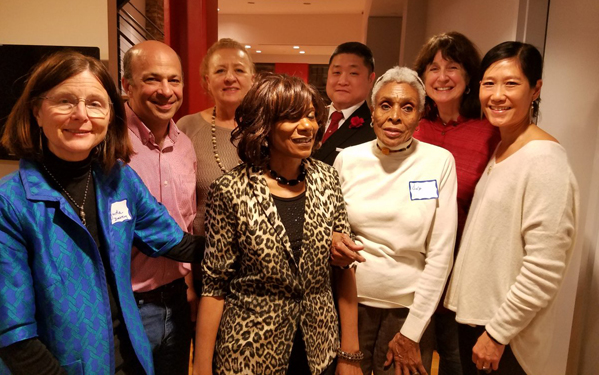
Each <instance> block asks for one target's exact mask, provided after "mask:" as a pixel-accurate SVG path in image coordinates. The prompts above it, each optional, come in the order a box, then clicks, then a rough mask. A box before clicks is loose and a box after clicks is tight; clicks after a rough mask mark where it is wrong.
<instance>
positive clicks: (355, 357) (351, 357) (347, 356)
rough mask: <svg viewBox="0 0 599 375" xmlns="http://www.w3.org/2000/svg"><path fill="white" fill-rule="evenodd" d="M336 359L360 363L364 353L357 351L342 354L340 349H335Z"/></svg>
mask: <svg viewBox="0 0 599 375" xmlns="http://www.w3.org/2000/svg"><path fill="white" fill-rule="evenodd" d="M337 357H339V358H341V359H344V360H346V361H350V362H360V361H361V360H363V359H364V353H362V352H361V351H359V350H358V351H357V352H355V353H349V352H344V351H343V350H341V349H337Z"/></svg>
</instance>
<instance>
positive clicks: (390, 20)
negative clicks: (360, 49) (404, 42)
mask: <svg viewBox="0 0 599 375" xmlns="http://www.w3.org/2000/svg"><path fill="white" fill-rule="evenodd" d="M401 24H402V22H401V17H370V19H369V22H368V39H367V43H366V44H367V45H368V47H370V49H371V50H372V54H373V55H374V62H375V64H374V71H375V72H376V76H377V77H380V76H381V75H382V74H383V73H385V72H386V71H387V70H388V69H391V68H393V67H394V66H395V65H398V64H399V47H400V44H401Z"/></svg>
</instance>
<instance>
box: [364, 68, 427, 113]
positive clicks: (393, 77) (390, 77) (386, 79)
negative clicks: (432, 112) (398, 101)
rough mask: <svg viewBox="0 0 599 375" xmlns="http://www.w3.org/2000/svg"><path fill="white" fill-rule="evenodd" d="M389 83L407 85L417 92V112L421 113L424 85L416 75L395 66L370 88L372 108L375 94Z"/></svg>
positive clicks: (406, 69)
mask: <svg viewBox="0 0 599 375" xmlns="http://www.w3.org/2000/svg"><path fill="white" fill-rule="evenodd" d="M390 82H396V83H407V84H409V85H410V86H412V87H413V88H414V89H415V90H416V91H417V92H418V99H419V103H418V112H420V113H422V112H423V111H424V99H425V96H426V91H425V90H424V83H423V82H422V80H421V79H420V77H418V73H416V72H415V71H413V70H412V69H410V68H407V67H405V66H402V67H399V66H395V67H393V68H391V69H389V70H387V71H386V72H385V74H383V75H382V76H380V77H379V78H378V79H377V80H376V82H375V83H374V87H373V88H372V102H371V103H372V105H373V106H374V105H375V103H376V102H375V98H376V94H377V93H378V92H379V90H380V89H381V88H382V87H383V86H384V85H386V84H387V83H390Z"/></svg>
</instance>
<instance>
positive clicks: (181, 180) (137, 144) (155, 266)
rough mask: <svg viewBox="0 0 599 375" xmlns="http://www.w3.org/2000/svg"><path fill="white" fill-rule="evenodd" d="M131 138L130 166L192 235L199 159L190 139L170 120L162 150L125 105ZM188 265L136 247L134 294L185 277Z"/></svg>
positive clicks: (132, 274)
mask: <svg viewBox="0 0 599 375" xmlns="http://www.w3.org/2000/svg"><path fill="white" fill-rule="evenodd" d="M125 107H126V110H127V126H128V128H129V138H130V139H131V144H132V145H133V150H134V151H135V152H136V154H135V155H133V157H132V158H131V162H130V163H129V165H130V166H131V168H133V169H134V170H135V172H137V174H138V175H139V176H140V177H141V179H142V180H143V182H144V184H145V185H146V186H147V187H148V189H149V190H150V193H152V195H153V196H154V197H155V198H156V199H157V200H158V202H160V203H162V204H163V205H164V206H165V207H166V209H167V210H168V212H169V213H170V215H171V216H172V217H173V219H175V221H176V222H177V224H179V226H180V227H181V228H182V229H183V230H184V231H186V232H189V233H191V232H192V229H193V219H194V217H195V214H196V193H195V188H196V156H195V151H194V149H193V145H192V143H191V141H190V140H189V138H188V137H187V136H186V135H185V134H183V133H182V132H181V131H180V130H179V129H178V128H177V126H176V125H175V122H174V121H172V120H171V122H170V125H169V130H168V134H167V136H166V137H165V139H164V142H163V145H162V149H161V148H160V146H158V145H157V144H156V142H155V140H154V135H153V134H152V132H151V131H150V129H148V127H147V126H145V125H144V124H143V122H142V121H141V120H140V119H139V118H138V117H137V115H136V114H135V113H133V111H132V110H131V108H130V107H129V105H125ZM190 269H191V267H190V265H189V263H181V262H176V261H174V260H170V259H167V258H165V257H158V258H151V257H149V256H147V255H145V254H143V253H142V252H140V251H139V250H138V249H137V248H135V247H133V249H132V251H131V282H132V285H133V291H134V292H147V291H150V290H154V289H156V288H158V287H160V286H162V285H166V284H169V283H171V282H173V281H175V280H177V279H180V278H182V277H185V275H187V274H188V273H189V270H190Z"/></svg>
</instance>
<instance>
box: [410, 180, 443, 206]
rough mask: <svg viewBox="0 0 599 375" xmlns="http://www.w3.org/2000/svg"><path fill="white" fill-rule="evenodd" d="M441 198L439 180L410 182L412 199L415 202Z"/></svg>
mask: <svg viewBox="0 0 599 375" xmlns="http://www.w3.org/2000/svg"><path fill="white" fill-rule="evenodd" d="M437 198H439V189H438V187H437V180H428V181H410V199H411V200H413V201H417V200H423V199H437Z"/></svg>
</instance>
